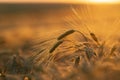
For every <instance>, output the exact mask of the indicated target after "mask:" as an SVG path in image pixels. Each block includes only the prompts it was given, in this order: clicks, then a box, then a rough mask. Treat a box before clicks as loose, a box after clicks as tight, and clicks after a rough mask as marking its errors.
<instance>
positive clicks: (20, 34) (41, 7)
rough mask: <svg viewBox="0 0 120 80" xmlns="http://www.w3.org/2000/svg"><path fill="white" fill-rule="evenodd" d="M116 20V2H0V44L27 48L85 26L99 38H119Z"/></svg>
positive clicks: (118, 14) (119, 19)
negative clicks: (32, 44)
mask: <svg viewBox="0 0 120 80" xmlns="http://www.w3.org/2000/svg"><path fill="white" fill-rule="evenodd" d="M76 13H77V14H76ZM119 23H120V5H119V4H98V3H97V4H89V3H82V2H81V3H77V4H75V3H73V4H72V3H0V43H1V45H0V47H1V49H3V48H29V47H31V46H30V45H29V44H30V43H31V42H32V41H34V40H36V39H39V41H42V40H45V39H49V38H51V37H52V38H54V37H56V36H58V35H60V34H61V33H63V32H64V31H65V30H68V29H78V30H81V31H83V32H86V31H87V30H86V28H85V25H87V27H88V28H89V29H90V30H91V31H93V32H95V34H97V35H98V36H100V38H101V39H102V38H103V37H104V39H105V38H106V39H119V32H120V31H119V29H120V26H119ZM84 24H85V25H84ZM116 36H117V37H116Z"/></svg>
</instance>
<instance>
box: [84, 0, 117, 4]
mask: <svg viewBox="0 0 120 80" xmlns="http://www.w3.org/2000/svg"><path fill="white" fill-rule="evenodd" d="M86 2H90V3H118V2H119V0H86Z"/></svg>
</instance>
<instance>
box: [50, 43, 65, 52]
mask: <svg viewBox="0 0 120 80" xmlns="http://www.w3.org/2000/svg"><path fill="white" fill-rule="evenodd" d="M62 43H63V41H58V42H57V43H55V44H54V46H53V47H52V48H51V49H50V51H49V53H52V52H54V51H55V49H56V48H57V47H58V46H59V45H60V44H62Z"/></svg>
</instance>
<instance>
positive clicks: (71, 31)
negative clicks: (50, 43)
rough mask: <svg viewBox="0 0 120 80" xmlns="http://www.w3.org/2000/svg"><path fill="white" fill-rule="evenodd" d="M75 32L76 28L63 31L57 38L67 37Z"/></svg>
mask: <svg viewBox="0 0 120 80" xmlns="http://www.w3.org/2000/svg"><path fill="white" fill-rule="evenodd" d="M74 32H75V30H68V31H66V32H65V33H63V34H62V35H60V36H59V37H58V38H57V40H61V39H63V38H65V37H67V36H68V35H70V34H72V33H74Z"/></svg>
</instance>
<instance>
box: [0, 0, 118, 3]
mask: <svg viewBox="0 0 120 80" xmlns="http://www.w3.org/2000/svg"><path fill="white" fill-rule="evenodd" d="M0 2H3V3H4V2H7V3H84V2H90V3H120V0H0Z"/></svg>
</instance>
